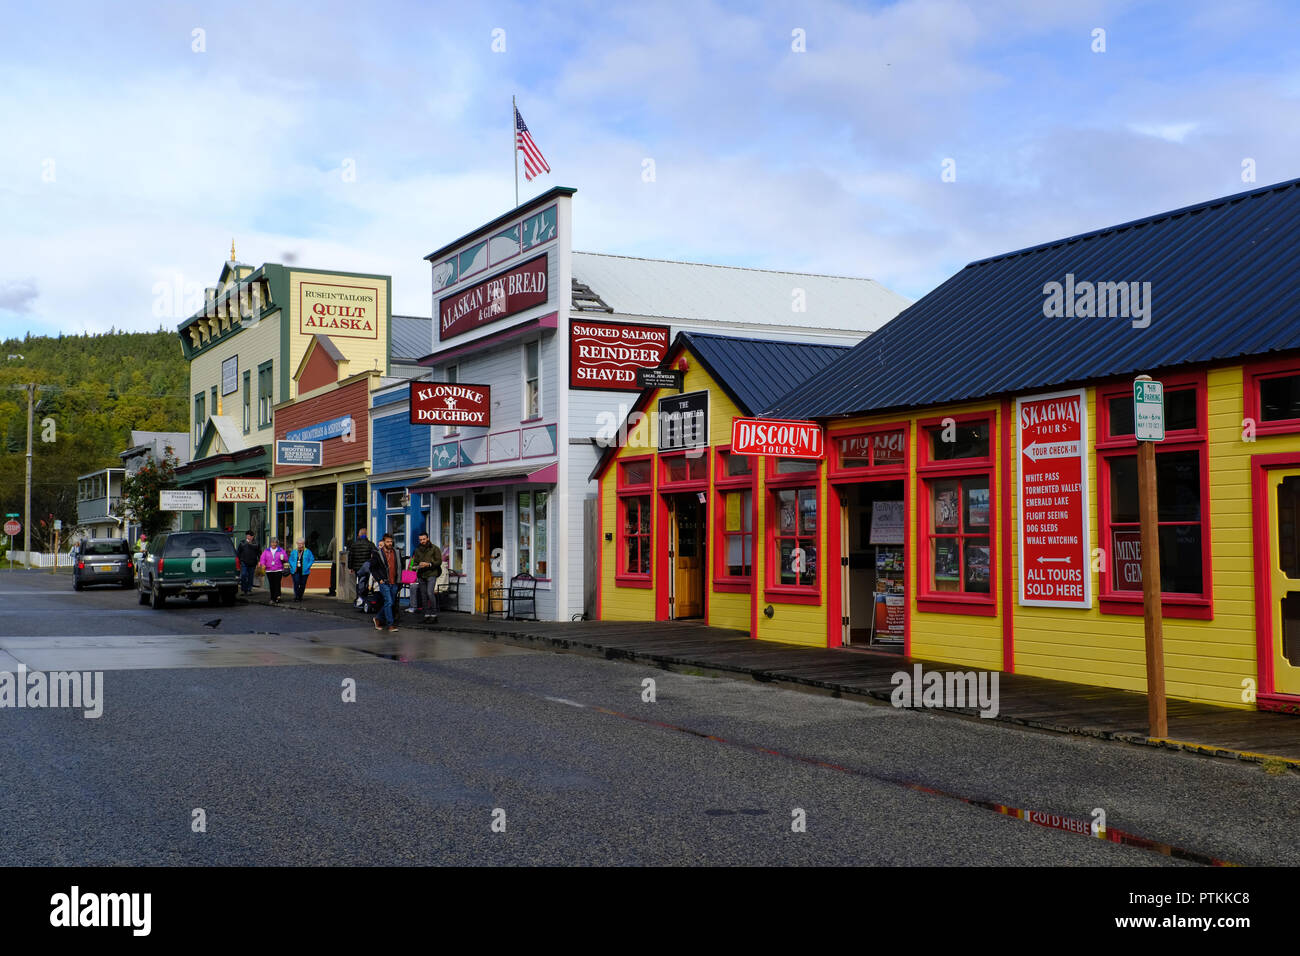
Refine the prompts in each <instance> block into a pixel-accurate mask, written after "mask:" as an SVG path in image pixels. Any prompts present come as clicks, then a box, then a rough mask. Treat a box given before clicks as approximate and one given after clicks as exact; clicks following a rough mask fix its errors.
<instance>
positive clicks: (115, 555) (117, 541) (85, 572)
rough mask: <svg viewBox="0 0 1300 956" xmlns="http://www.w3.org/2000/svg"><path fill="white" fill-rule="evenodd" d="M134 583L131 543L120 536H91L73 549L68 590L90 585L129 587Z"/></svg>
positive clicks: (78, 589)
mask: <svg viewBox="0 0 1300 956" xmlns="http://www.w3.org/2000/svg"><path fill="white" fill-rule="evenodd" d="M134 583H135V569H134V568H133V567H132V566H131V545H130V544H129V543H127V542H126V541H124V540H123V539H121V538H91V539H89V540H87V541H83V542H82V543H81V545H80V547H79V548H78V549H77V559H76V560H75V561H74V562H73V563H72V589H73V590H74V591H80V590H81V589H82V588H84V587H87V586H88V585H92V584H116V585H117V586H118V587H120V588H129V587H130V586H131V585H132V584H134Z"/></svg>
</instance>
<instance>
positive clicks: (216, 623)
mask: <svg viewBox="0 0 1300 956" xmlns="http://www.w3.org/2000/svg"><path fill="white" fill-rule="evenodd" d="M203 626H204V627H220V626H221V618H219V617H218V618H214V619H213V620H211V621H204V622H203Z"/></svg>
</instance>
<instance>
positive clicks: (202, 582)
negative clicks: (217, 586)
mask: <svg viewBox="0 0 1300 956" xmlns="http://www.w3.org/2000/svg"><path fill="white" fill-rule="evenodd" d="M190 584H191V585H192V586H193V587H196V588H206V587H210V586H211V584H212V582H211V581H209V580H207V579H206V578H203V579H198V578H196V579H195V580H193V581H191V582H190Z"/></svg>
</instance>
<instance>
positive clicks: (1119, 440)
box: [1095, 371, 1208, 451]
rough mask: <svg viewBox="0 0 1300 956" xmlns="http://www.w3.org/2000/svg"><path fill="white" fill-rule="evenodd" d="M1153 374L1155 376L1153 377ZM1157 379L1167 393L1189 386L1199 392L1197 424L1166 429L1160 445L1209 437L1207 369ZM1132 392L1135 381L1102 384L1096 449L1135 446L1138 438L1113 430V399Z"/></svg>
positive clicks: (1098, 396) (1098, 395) (1201, 440)
mask: <svg viewBox="0 0 1300 956" xmlns="http://www.w3.org/2000/svg"><path fill="white" fill-rule="evenodd" d="M1153 377H1154V376H1153ZM1158 381H1160V382H1161V383H1163V384H1164V387H1165V392H1166V393H1168V392H1171V391H1177V390H1183V389H1186V388H1195V389H1196V390H1197V393H1196V427H1195V428H1181V429H1177V430H1174V431H1167V432H1165V440H1164V441H1162V442H1160V445H1161V446H1165V445H1169V444H1171V443H1174V442H1184V441H1193V442H1196V441H1199V442H1203V441H1205V440H1206V437H1207V432H1206V427H1207V425H1206V415H1207V412H1208V405H1207V401H1208V399H1207V391H1208V390H1207V388H1206V376H1205V372H1204V371H1199V372H1183V373H1181V374H1179V375H1169V376H1161V377H1160V378H1159V379H1158ZM1132 394H1133V382H1132V381H1131V380H1130V381H1127V382H1115V383H1113V384H1111V385H1099V386H1097V392H1096V399H1095V400H1096V403H1097V439H1096V445H1097V450H1098V451H1102V450H1103V449H1104V450H1106V451H1110V450H1111V449H1116V448H1136V447H1137V438H1135V437H1134V436H1132V435H1118V436H1113V435H1111V433H1110V400H1111V399H1112V398H1117V397H1119V396H1121V395H1132Z"/></svg>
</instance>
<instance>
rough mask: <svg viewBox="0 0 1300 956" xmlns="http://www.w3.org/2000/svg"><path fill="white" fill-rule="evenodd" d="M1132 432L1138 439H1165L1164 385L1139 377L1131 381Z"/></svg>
mask: <svg viewBox="0 0 1300 956" xmlns="http://www.w3.org/2000/svg"><path fill="white" fill-rule="evenodd" d="M1133 432H1134V435H1135V437H1136V438H1137V440H1138V441H1164V440H1165V387H1164V385H1163V384H1162V383H1160V382H1153V381H1151V380H1150V379H1145V378H1140V379H1138V380H1137V381H1135V382H1134V383H1133Z"/></svg>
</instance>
